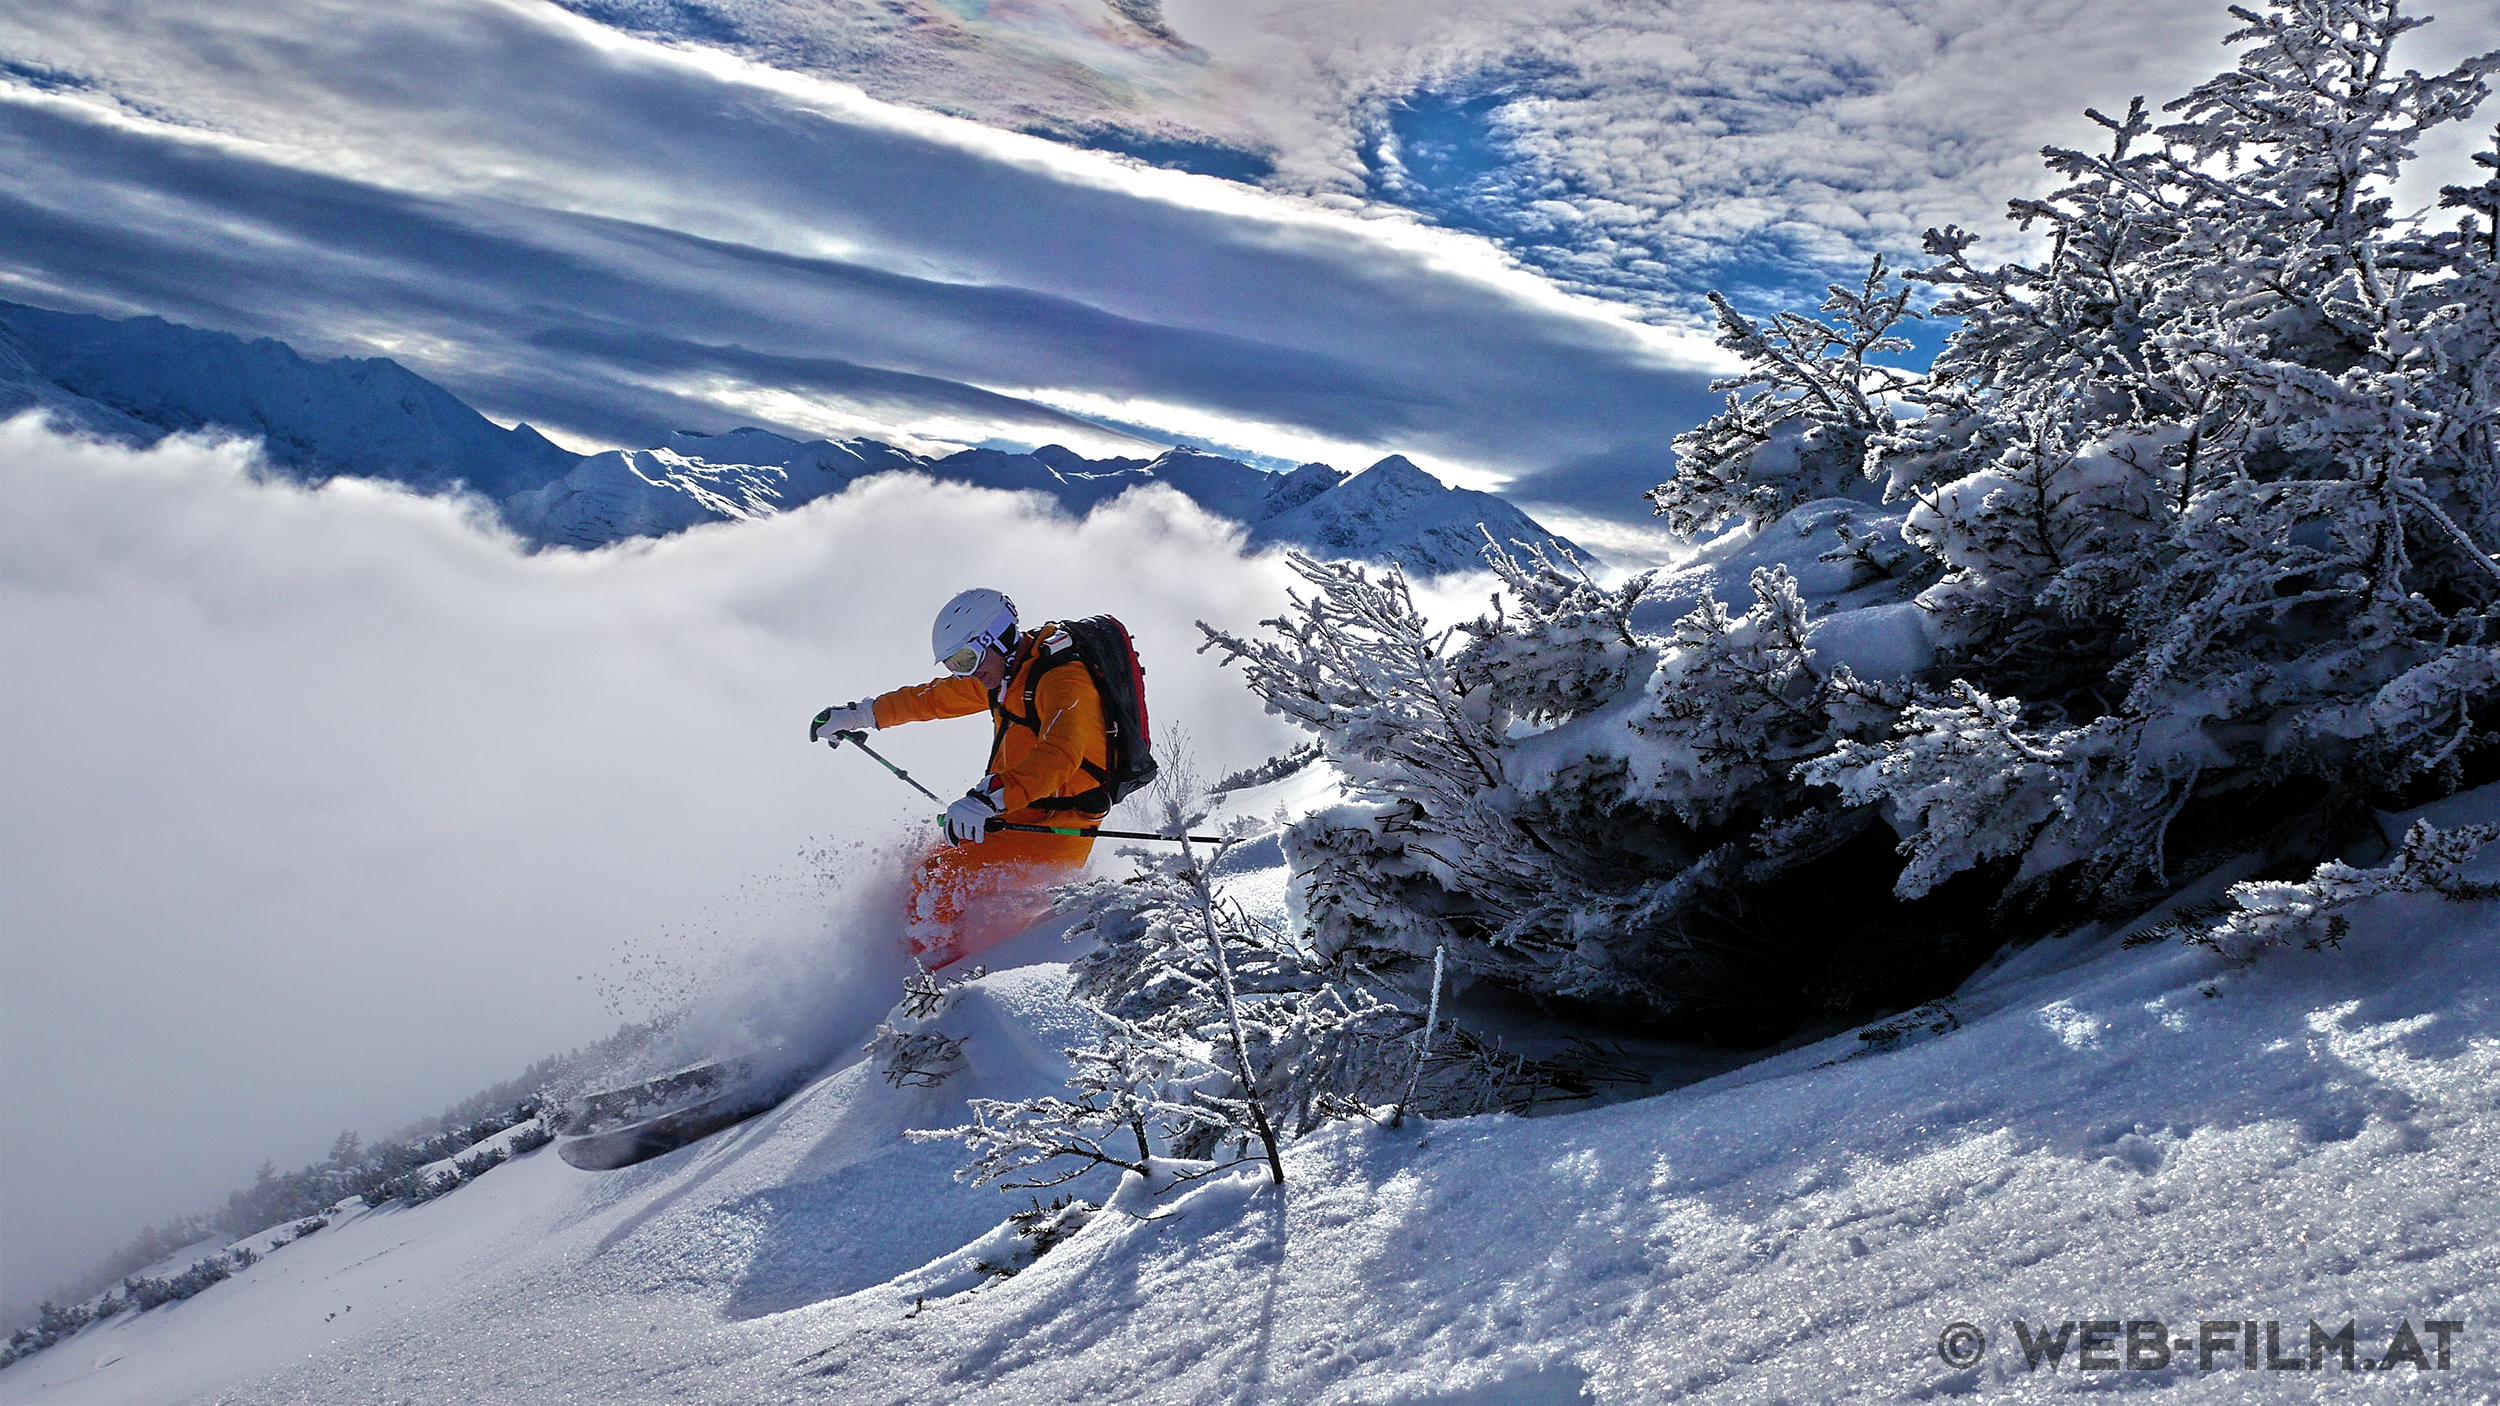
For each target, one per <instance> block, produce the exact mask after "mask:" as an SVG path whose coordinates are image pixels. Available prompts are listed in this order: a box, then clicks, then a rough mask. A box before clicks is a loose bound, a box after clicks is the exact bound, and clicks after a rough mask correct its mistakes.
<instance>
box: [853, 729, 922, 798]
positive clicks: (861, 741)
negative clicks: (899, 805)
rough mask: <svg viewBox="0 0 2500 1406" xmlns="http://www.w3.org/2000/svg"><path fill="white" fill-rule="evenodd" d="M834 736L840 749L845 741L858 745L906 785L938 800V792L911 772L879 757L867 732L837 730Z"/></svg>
mask: <svg viewBox="0 0 2500 1406" xmlns="http://www.w3.org/2000/svg"><path fill="white" fill-rule="evenodd" d="M833 736H834V741H833V743H832V745H833V746H834V747H835V748H837V749H838V748H840V747H841V745H842V744H843V743H845V742H848V743H850V744H851V745H852V746H854V747H857V748H858V749H859V750H861V751H863V752H866V753H867V754H868V755H870V756H872V757H877V765H879V766H881V767H884V768H885V769H886V770H888V771H890V772H893V773H894V774H895V775H896V776H899V777H901V778H903V784H904V785H906V786H909V787H911V788H912V789H913V790H915V791H918V792H919V793H920V794H922V795H924V796H927V797H928V798H929V799H930V800H933V801H937V799H938V797H937V792H935V791H932V790H930V789H929V788H928V787H926V786H923V785H921V784H920V783H919V782H917V781H914V780H912V779H911V773H910V772H908V771H905V770H903V769H902V768H901V767H899V766H896V765H895V764H894V763H892V762H889V761H887V760H886V759H885V758H883V757H878V756H877V749H876V748H874V747H871V746H869V745H868V734H867V733H864V732H837V733H835V734H834V735H833ZM938 804H939V805H944V804H946V802H944V801H938Z"/></svg>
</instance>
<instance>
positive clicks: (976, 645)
mask: <svg viewBox="0 0 2500 1406" xmlns="http://www.w3.org/2000/svg"><path fill="white" fill-rule="evenodd" d="M997 647H998V641H996V640H994V639H991V638H989V637H988V636H986V635H985V636H983V637H981V638H980V639H977V640H974V641H973V642H972V643H970V644H968V645H965V646H964V647H963V648H961V649H959V650H956V651H955V652H954V653H952V654H950V655H947V656H946V657H945V658H944V659H941V660H939V661H938V662H939V663H940V664H943V665H945V666H946V672H948V673H950V674H969V673H971V672H972V671H973V670H975V669H978V668H980V667H981V656H982V655H983V654H986V653H988V652H989V651H991V650H993V649H996V648H997Z"/></svg>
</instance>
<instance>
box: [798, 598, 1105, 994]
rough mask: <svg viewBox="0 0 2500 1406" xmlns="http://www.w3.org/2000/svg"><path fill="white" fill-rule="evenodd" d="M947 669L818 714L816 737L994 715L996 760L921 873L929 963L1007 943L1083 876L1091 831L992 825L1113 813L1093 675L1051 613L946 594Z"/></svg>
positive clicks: (1086, 821)
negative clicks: (1026, 619)
mask: <svg viewBox="0 0 2500 1406" xmlns="http://www.w3.org/2000/svg"><path fill="white" fill-rule="evenodd" d="M929 644H930V648H931V651H932V652H933V653H934V654H935V655H936V656H937V662H938V663H939V665H941V666H942V667H944V668H945V670H946V677H944V678H940V679H935V680H932V681H931V682H928V683H924V684H915V685H913V686H911V687H909V688H898V689H896V690H894V691H893V692H891V693H881V694H878V695H877V696H876V697H874V698H865V699H861V700H860V701H858V702H856V703H843V704H838V705H836V706H834V707H831V708H827V709H825V710H824V711H823V712H820V713H818V714H817V715H816V717H815V720H814V722H813V723H811V724H810V725H809V727H808V732H807V737H808V740H809V741H810V742H824V741H834V740H836V739H835V738H834V734H835V733H840V732H865V731H868V730H870V729H873V728H886V727H897V726H900V725H902V724H904V723H913V722H924V721H927V720H929V719H932V718H960V717H966V716H969V715H971V714H973V713H978V712H981V711H983V710H984V709H986V710H988V712H989V714H990V722H991V728H992V737H991V742H990V755H989V764H988V766H987V767H986V768H985V770H984V774H983V775H982V777H981V780H980V781H979V783H977V784H976V785H974V786H973V788H972V789H971V790H969V791H967V792H965V793H964V796H963V798H962V799H961V800H958V801H956V802H955V803H954V804H952V805H950V806H948V807H947V808H946V814H945V817H944V826H945V839H944V841H943V842H942V843H940V844H938V845H937V846H936V847H935V848H933V849H932V850H931V851H930V852H929V853H928V854H927V855H926V856H925V857H924V858H923V859H922V860H921V863H920V867H919V870H918V871H917V872H916V873H915V874H914V876H913V879H912V893H911V904H910V909H909V911H908V913H907V915H906V923H905V933H906V937H907V940H908V942H909V943H910V946H911V949H912V951H913V953H914V955H916V956H918V957H920V958H921V959H922V960H923V961H925V962H927V963H928V964H929V965H930V966H933V967H935V966H944V965H945V964H946V963H948V962H951V961H954V960H955V959H956V958H958V957H962V956H965V955H967V954H969V953H973V952H978V951H981V950H982V949H984V948H987V947H990V946H994V945H995V944H997V943H999V942H1002V941H1004V940H1005V939H1007V938H1008V937H1010V936H1013V935H1014V934H1015V933H1017V932H1019V931H1021V930H1022V929H1024V928H1026V927H1029V926H1030V925H1032V923H1034V922H1035V921H1037V920H1039V919H1040V918H1041V917H1043V916H1044V915H1046V914H1047V913H1048V912H1049V910H1050V901H1049V898H1048V895H1047V894H1046V893H1045V892H1044V890H1046V889H1047V888H1048V887H1049V886H1050V885H1052V884H1055V883H1062V882H1065V881H1067V880H1068V879H1071V878H1073V877H1074V876H1075V875H1076V873H1077V871H1079V870H1081V869H1082V868H1084V866H1085V860H1086V856H1087V855H1089V854H1090V853H1092V851H1093V847H1094V838H1093V836H1092V835H1090V834H1084V835H1068V834H1035V833H1033V832H1031V831H1027V830H992V829H991V828H989V827H990V823H991V822H992V821H1001V822H1007V823H1015V824H1027V825H1048V826H1053V827H1060V828H1067V829H1085V830H1091V829H1094V828H1096V827H1098V826H1099V825H1100V824H1101V822H1102V817H1103V815H1104V813H1105V812H1107V811H1109V810H1110V809H1111V802H1112V796H1111V793H1110V792H1109V791H1108V790H1107V789H1106V787H1105V781H1106V778H1107V777H1108V775H1109V771H1108V769H1109V767H1110V766H1111V759H1110V741H1109V728H1108V727H1107V725H1106V722H1105V717H1104V712H1103V699H1102V693H1101V690H1100V689H1099V688H1097V687H1096V685H1095V682H1094V678H1093V674H1092V671H1091V670H1090V669H1087V668H1083V667H1075V668H1061V667H1058V666H1059V665H1061V664H1072V663H1075V662H1077V660H1076V652H1075V650H1074V649H1073V647H1072V645H1073V640H1072V637H1071V636H1070V634H1069V633H1068V631H1067V630H1066V629H1065V628H1064V627H1063V626H1061V625H1060V624H1058V623H1056V622H1053V623H1049V624H1044V625H1041V626H1039V627H1037V628H1035V629H1033V630H1030V631H1026V630H1020V629H1018V628H1017V622H1016V607H1015V603H1014V602H1013V601H1010V600H1009V599H1007V597H1006V596H1004V595H1001V594H1000V593H998V592H997V591H993V590H988V589H985V588H976V589H973V590H969V591H965V592H963V593H962V594H960V595H958V596H956V597H955V598H954V599H953V600H950V601H948V602H947V603H946V606H945V608H944V609H942V610H940V611H939V612H938V616H937V622H936V624H935V625H933V626H932V627H931V629H930V632H929Z"/></svg>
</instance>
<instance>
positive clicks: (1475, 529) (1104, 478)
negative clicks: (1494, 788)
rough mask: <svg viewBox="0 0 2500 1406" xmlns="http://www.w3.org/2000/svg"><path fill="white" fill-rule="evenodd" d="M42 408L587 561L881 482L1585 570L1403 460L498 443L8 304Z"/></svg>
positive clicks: (161, 328) (240, 356) (106, 434)
mask: <svg viewBox="0 0 2500 1406" xmlns="http://www.w3.org/2000/svg"><path fill="white" fill-rule="evenodd" d="M28 409H38V410H41V411H43V412H44V413H46V414H47V415H49V416H51V417H52V418H53V419H54V420H55V421H56V422H58V423H60V424H62V425H64V426H65V427H67V428H69V429H72V430H74V431H77V432H80V433H84V434H89V435H94V436H98V437H101V438H107V439H114V440H121V441H124V442H135V443H153V442H155V441H156V440H157V439H161V438H163V437H164V436H165V435H168V434H174V433H183V432H196V431H201V430H223V431H228V432H232V433H237V434H243V435H248V436H251V437H254V438H257V439H259V440H260V441H261V442H262V444H263V445H264V452H265V453H266V454H267V456H268V458H269V461H270V462H271V463H272V464H273V465H274V466H276V467H278V468H279V469H281V470H283V471H285V472H286V473H288V474H289V475H290V476H292V477H295V478H298V479H300V480H303V481H306V482H314V483H317V482H321V481H323V480H325V479H328V478H330V477H332V476H335V475H339V474H347V475H353V476H358V477H367V478H379V479H386V480H390V481H392V482H397V483H401V484H405V485H407V486H408V487H410V488H412V489H415V490H417V491H419V492H423V493H429V494H444V493H470V494H475V495H477V496H479V497H483V498H486V499H489V500H491V501H492V502H493V503H494V504H495V506H496V508H497V510H498V512H499V514H500V516H501V517H502V520H503V521H504V523H505V524H506V525H507V526H508V527H510V528H511V529H512V531H513V532H515V533H516V534H517V535H519V536H520V537H521V538H522V539H523V540H525V541H527V542H528V543H529V544H530V545H531V546H532V547H534V548H547V547H570V548H577V549H585V550H587V549H592V548H597V547H602V546H606V545H609V544H611V543H614V542H619V541H624V540H627V539H629V538H637V537H658V536H667V535H670V534H673V533H677V532H682V531H685V530H687V529H689V528H692V527H698V526H702V525H704V524H707V523H715V522H731V521H741V520H750V519H754V518H760V517H768V516H772V515H774V514H776V513H782V512H788V511H790V510H792V509H794V508H797V507H800V506H803V505H804V504H806V503H809V502H812V501H814V500H815V499H817V498H821V497H825V496H827V495H829V494H832V493H838V492H840V491H842V490H843V489H846V488H848V487H849V486H850V485H851V484H853V483H855V482H858V481H859V480H861V479H864V478H868V477H871V476H873V475H876V474H880V473H895V472H902V473H917V474H921V475H924V476H926V477H929V478H933V479H937V480H940V481H943V482H950V483H962V484H969V485H971V486H974V487H980V488H994V489H999V490H1002V491H1007V492H1021V493H1039V494H1042V495H1044V496H1046V497H1048V498H1050V499H1052V500H1053V501H1055V502H1056V503H1058V505H1059V506H1060V507H1062V508H1063V509H1065V510H1066V511H1068V512H1071V513H1075V514H1078V515H1082V514H1084V513H1087V512H1090V511H1092V510H1093V509H1094V508H1096V507H1098V506H1100V505H1102V504H1103V503H1106V502H1109V501H1111V500H1112V499H1114V498H1117V497H1118V496H1120V495H1121V494H1123V493H1126V492H1129V491H1131V490H1133V489H1136V488H1140V487H1144V486H1147V485H1150V484H1161V485H1164V486H1166V487H1169V488H1171V489H1173V490H1174V491H1176V492H1178V493H1180V494H1181V495H1182V496H1184V497H1186V498H1188V499H1190V500H1191V501H1192V502H1194V503H1196V504H1197V505H1198V506H1199V507H1201V508H1203V509H1205V510H1206V511H1207V512H1209V513H1211V514H1213V515H1215V516H1217V517H1219V518H1224V519H1226V520H1229V521H1232V522H1237V523H1239V524H1241V525H1242V527H1243V529H1244V545H1245V546H1246V547H1247V548H1249V549H1250V550H1254V551H1255V550H1264V549H1268V548H1277V547H1284V548H1295V549H1300V550H1304V551H1308V552H1312V553H1315V554H1318V555H1322V556H1337V557H1352V558H1360V559H1365V560H1379V561H1391V562H1395V563H1397V564H1398V565H1399V566H1401V567H1404V568H1405V569H1407V570H1409V571H1413V572H1416V573H1418V574H1423V575H1437V574H1440V573H1444V572H1449V571H1457V570H1464V569H1467V568H1470V567H1473V566H1475V565H1477V564H1478V563H1479V562H1480V560H1481V556H1482V551H1483V547H1484V539H1485V536H1486V534H1490V535H1491V537H1492V539H1493V540H1494V541H1497V542H1502V543H1517V544H1524V545H1526V546H1529V547H1533V548H1536V549H1538V550H1542V551H1545V552H1548V553H1550V554H1553V555H1556V556H1559V557H1562V558H1565V559H1569V560H1574V561H1589V560H1593V558H1591V557H1590V555H1589V554H1588V553H1587V552H1585V551H1584V550H1582V549H1581V548H1580V547H1579V546H1578V545H1577V544H1575V543H1573V542H1571V541H1569V540H1568V539H1566V538H1564V537H1562V536H1560V535H1559V534H1557V533H1555V532H1553V531H1551V530H1549V529H1547V528H1546V527H1544V526H1543V525H1542V524H1540V523H1538V522H1537V521H1536V520H1535V519H1533V518H1531V517H1529V516H1528V515H1527V514H1526V513H1523V512H1521V511H1520V510H1519V509H1518V508H1516V507H1514V506H1512V505H1511V504H1510V503H1508V502H1505V501H1504V500H1502V499H1501V498H1499V497H1497V496H1495V495H1493V494H1490V493H1482V492H1478V491H1476V490H1472V489H1463V488H1453V487H1450V486H1449V485H1447V484H1444V483H1442V482H1441V481H1440V480H1439V479H1437V478H1434V477H1433V476H1432V475H1431V474H1429V473H1427V472H1425V471H1424V470H1423V469H1421V468H1418V467H1417V466H1416V465H1415V464H1413V463H1412V462H1411V461H1409V460H1408V459H1406V458H1405V457H1404V456H1402V455H1395V454H1392V455H1389V456H1387V457H1385V458H1383V459H1381V460H1379V461H1378V462H1376V463H1374V464H1372V465H1371V466H1369V467H1367V468H1364V469H1362V470H1359V471H1356V472H1352V473H1348V472H1346V471H1344V470H1340V469H1337V468H1335V467H1333V466H1330V465H1327V464H1318V463H1311V464H1304V465H1302V466H1300V467H1299V468H1296V469H1294V470H1292V471H1290V472H1287V473H1281V474H1277V473H1269V472H1267V471H1265V470H1261V469H1257V468H1253V467H1251V466H1250V465H1248V464H1245V463H1243V462H1241V461H1240V460H1237V459H1229V458H1226V457H1224V456H1222V455H1218V454H1210V453H1207V452H1206V451H1203V450H1198V449H1192V448H1188V447H1179V448H1173V449H1167V450H1165V451H1163V452H1162V453H1160V454H1158V455H1156V456H1155V457H1154V458H1152V459H1136V458H1117V457H1114V458H1104V459H1087V458H1085V457H1084V456H1083V455H1081V454H1078V453H1077V452H1076V451H1074V450H1072V449H1069V448H1067V447H1066V446H1065V445H1060V444H1045V445H1041V446H1039V447H1037V448H1034V449H1032V450H1030V451H1024V452H1018V451H1013V450H1006V449H998V448H972V449H965V450H960V451H958V452H956V453H953V454H949V455H943V456H938V457H930V456H927V455H921V454H916V453H913V452H911V451H909V450H906V449H902V448H898V447H896V446H894V445H891V444H887V443H884V442H883V441H880V440H873V439H865V438H854V439H848V440H839V441H836V440H825V439H819V440H800V439H794V438H791V437H790V436H787V435H783V434H780V433H777V432H775V431H772V430H767V429H762V428H759V427H756V426H744V427H740V428H737V429H732V430H728V431H724V432H720V433H706V432H703V431H697V430H680V431H676V432H673V433H671V434H669V435H667V436H666V437H665V438H664V439H663V441H662V443H660V444H658V445H654V446H650V447H648V448H640V449H611V450H603V451H599V452H596V453H588V454H582V453H575V452H574V451H571V450H568V449H565V448H564V447H563V446H561V445H559V444H557V443H555V442H554V441H553V440H550V439H548V438H547V437H546V436H545V435H543V434H541V433H540V432H539V431H538V430H536V429H534V428H532V427H531V426H529V425H527V424H520V425H515V426H514V427H512V428H511V429H508V430H507V429H504V428H503V427H501V426H499V425H497V424H495V423H494V422H493V421H491V420H489V419H487V418H486V417H485V416H484V415H481V414H479V413H478V412H477V411H476V410H475V409H473V408H472V407H470V406H469V405H468V404H467V403H465V402H463V401H462V400H460V399H459V398H458V397H457V396H455V395H453V394H452V393H451V392H450V391H448V390H446V389H444V388H443V387H441V386H439V385H436V384H435V383H434V382H432V381H429V380H427V379H426V378H424V377H423V376H420V375H418V374H416V373H415V372H412V371H409V370H408V369H406V368H405V367H402V366H400V365H399V364H398V363H397V362H395V361H392V360H390V359H389V358H387V357H372V358H363V359H359V358H351V357H342V358H338V359H335V360H331V361H312V360H309V359H307V358H305V357H303V356H302V355H300V354H298V353H297V352H296V351H295V350H294V349H293V348H292V347H289V346H287V345H286V344H285V343H283V342H280V341H277V340H275V339H274V338H261V339H258V340H254V341H246V340H244V339H243V338H240V337H237V336H234V335H233V334H231V333H225V332H216V331H209V330H204V329H200V328H193V327H186V326H183V325H181V324H179V323H173V322H168V321H166V320H164V319H162V318H158V317H153V316H144V317H135V318H129V319H125V320H120V321H116V320H113V319H110V318H105V317H98V316H95V315H93V314H86V313H64V312H56V311H52V310H49V309H45V308H38V307H32V306H28V305H25V304H21V303H13V302H6V301H0V414H16V413H19V412H21V411H24V410H28Z"/></svg>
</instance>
